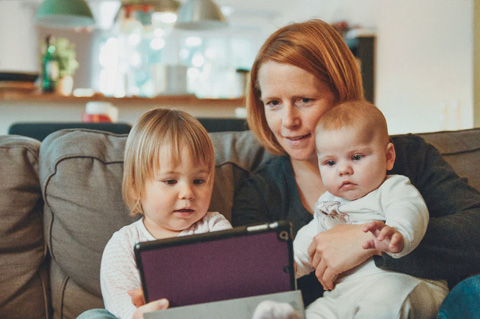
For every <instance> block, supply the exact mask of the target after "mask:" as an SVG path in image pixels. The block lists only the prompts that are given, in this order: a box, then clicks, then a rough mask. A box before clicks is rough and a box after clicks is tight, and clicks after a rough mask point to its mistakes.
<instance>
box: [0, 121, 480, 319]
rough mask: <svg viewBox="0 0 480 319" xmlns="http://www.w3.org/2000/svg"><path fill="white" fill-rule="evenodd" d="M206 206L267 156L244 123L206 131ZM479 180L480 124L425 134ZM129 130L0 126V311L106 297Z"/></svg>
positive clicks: (225, 201)
mask: <svg viewBox="0 0 480 319" xmlns="http://www.w3.org/2000/svg"><path fill="white" fill-rule="evenodd" d="M210 136H211V138H212V140H213V142H214V146H215V150H216V162H217V167H216V172H215V185H214V193H213V194H214V196H213V200H212V203H211V209H212V210H216V211H220V212H222V213H223V214H225V215H226V217H227V218H230V217H231V216H230V212H231V207H232V202H233V194H234V192H235V190H236V189H238V187H239V186H240V184H241V183H242V180H243V179H244V178H246V177H247V176H248V175H249V174H250V172H251V171H252V170H254V169H255V168H256V167H258V166H259V165H261V164H262V163H263V162H264V161H266V160H268V159H269V158H271V157H272V155H271V154H269V153H267V152H266V151H265V150H264V149H263V148H262V147H261V146H260V145H259V143H258V142H257V141H256V139H255V138H254V137H253V136H252V134H251V132H250V131H244V132H222V133H210ZM421 136H422V137H424V138H425V139H426V140H427V141H428V142H430V143H431V144H433V145H434V146H435V147H437V148H438V149H439V150H440V151H441V153H442V154H443V156H444V157H445V158H446V160H447V161H448V162H449V163H450V164H451V165H452V166H453V167H454V169H455V170H456V172H457V173H458V174H459V175H460V176H464V177H467V178H468V180H469V183H470V184H471V185H473V186H474V187H476V188H477V189H480V171H479V170H477V169H472V168H474V167H477V165H478V161H479V160H480V129H471V130H463V131H450V132H435V133H428V134H421ZM125 141H126V135H115V134H112V133H107V132H100V131H91V130H82V129H72V130H62V131H58V132H56V133H53V134H51V135H49V136H48V137H47V138H46V139H45V140H44V141H43V142H42V143H40V142H39V141H37V140H33V139H31V138H27V137H21V136H14V135H11V136H9V135H6V136H0V203H1V205H0V317H1V318H8V319H15V318H22V319H25V318H29V319H36V318H62V319H70V318H75V317H76V316H77V315H79V314H80V313H81V312H83V311H84V310H86V309H90V308H96V307H103V303H102V298H101V293H100V286H99V266H100V259H101V255H102V251H103V248H104V245H105V244H106V243H107V241H108V240H109V238H110V237H111V235H112V233H113V232H114V231H116V230H118V229H119V228H121V227H122V226H124V225H126V224H129V223H131V222H132V221H134V218H133V217H131V216H129V214H128V210H127V208H126V206H125V205H124V203H123V201H122V198H121V180H122V170H123V150H124V145H125Z"/></svg>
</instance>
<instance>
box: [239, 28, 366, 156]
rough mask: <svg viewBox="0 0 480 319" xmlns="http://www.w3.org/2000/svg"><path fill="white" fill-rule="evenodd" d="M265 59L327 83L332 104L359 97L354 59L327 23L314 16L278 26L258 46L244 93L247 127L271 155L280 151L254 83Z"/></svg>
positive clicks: (359, 76)
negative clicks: (291, 66) (259, 47)
mask: <svg viewBox="0 0 480 319" xmlns="http://www.w3.org/2000/svg"><path fill="white" fill-rule="evenodd" d="M268 61H274V62H277V63H286V64H291V65H294V66H296V67H299V68H301V69H303V70H305V71H307V72H309V73H311V74H313V75H314V76H315V77H317V78H318V79H319V80H320V81H322V82H325V83H326V84H327V85H328V86H329V88H330V90H331V91H332V92H333V94H334V95H335V101H336V103H341V102H344V101H348V100H361V99H363V84H362V77H361V74H360V70H359V69H358V66H357V64H356V61H355V58H354V56H353V54H352V52H351V51H350V49H349V48H348V46H347V45H346V44H345V41H344V40H343V38H342V37H341V36H340V34H339V33H338V32H337V31H336V30H335V29H334V28H333V27H332V26H331V25H329V24H328V23H326V22H324V21H322V20H318V19H314V20H309V21H306V22H302V23H294V24H290V25H287V26H285V27H283V28H281V29H279V30H278V31H276V32H275V33H273V34H272V35H271V36H270V37H269V38H268V39H267V40H266V41H265V43H264V44H263V46H262V48H261V49H260V51H259V53H258V55H257V57H256V59H255V61H254V63H253V66H252V70H251V72H250V82H249V84H248V85H247V94H246V106H247V120H248V124H249V127H250V130H252V131H253V133H254V134H255V135H256V136H257V138H258V139H259V141H260V143H262V145H263V146H264V147H265V148H266V149H267V150H268V151H270V152H272V153H274V154H278V155H279V154H283V153H284V150H283V148H282V147H281V146H280V144H279V143H278V141H277V140H276V138H275V136H274V135H273V133H272V131H271V130H270V128H269V127H268V124H267V120H266V117H265V109H264V105H263V103H262V101H261V99H260V97H261V87H260V85H259V83H258V72H259V70H260V67H261V66H262V64H263V63H265V62H268Z"/></svg>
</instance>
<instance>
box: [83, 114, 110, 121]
mask: <svg viewBox="0 0 480 319" xmlns="http://www.w3.org/2000/svg"><path fill="white" fill-rule="evenodd" d="M82 122H84V123H98V122H108V123H112V119H110V117H109V116H108V115H105V114H88V113H85V112H83V113H82Z"/></svg>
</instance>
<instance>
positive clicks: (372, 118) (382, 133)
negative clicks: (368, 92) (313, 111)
mask: <svg viewBox="0 0 480 319" xmlns="http://www.w3.org/2000/svg"><path fill="white" fill-rule="evenodd" d="M345 126H349V127H356V128H359V129H361V130H364V131H365V133H367V134H368V136H371V137H374V136H379V137H380V138H381V139H382V140H383V141H385V144H387V143H388V142H389V141H390V137H389V135H388V127H387V120H386V119H385V116H384V115H383V113H382V111H380V110H379V109H378V108H377V107H376V106H375V105H373V104H371V103H369V102H367V101H365V100H357V101H347V102H344V103H341V104H339V105H337V106H335V107H334V108H331V109H330V110H328V111H327V112H325V114H323V116H322V117H321V118H320V120H319V121H318V123H317V126H316V129H315V136H317V134H321V132H322V131H335V130H338V129H340V128H342V127H345Z"/></svg>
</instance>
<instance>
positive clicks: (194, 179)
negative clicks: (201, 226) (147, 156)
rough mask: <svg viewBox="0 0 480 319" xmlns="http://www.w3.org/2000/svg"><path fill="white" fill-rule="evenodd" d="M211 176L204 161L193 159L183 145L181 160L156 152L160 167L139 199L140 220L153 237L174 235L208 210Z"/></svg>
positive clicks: (147, 183)
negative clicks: (141, 210) (141, 215)
mask: <svg viewBox="0 0 480 319" xmlns="http://www.w3.org/2000/svg"><path fill="white" fill-rule="evenodd" d="M212 183H213V176H211V172H210V171H209V167H208V166H207V165H206V164H202V163H198V162H194V161H193V160H192V156H191V154H190V153H189V152H188V150H187V149H186V148H183V149H182V152H181V162H180V163H171V159H170V158H167V156H162V155H160V170H158V171H156V172H155V173H154V176H153V177H152V178H150V179H149V180H147V182H146V184H145V195H144V196H143V198H141V199H140V201H141V203H142V208H143V212H144V216H145V219H144V223H145V226H146V227H147V229H148V231H149V232H150V233H151V234H152V235H153V236H154V237H155V238H157V239H158V238H165V237H172V236H177V235H178V233H180V232H181V231H182V230H184V229H187V228H189V227H190V226H191V225H193V224H194V223H195V222H197V221H199V220H200V219H202V218H203V217H204V216H205V214H206V213H207V211H208V206H209V204H210V198H211V195H212Z"/></svg>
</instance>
